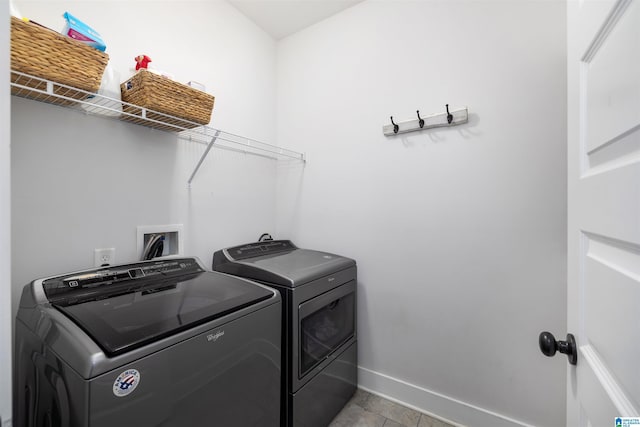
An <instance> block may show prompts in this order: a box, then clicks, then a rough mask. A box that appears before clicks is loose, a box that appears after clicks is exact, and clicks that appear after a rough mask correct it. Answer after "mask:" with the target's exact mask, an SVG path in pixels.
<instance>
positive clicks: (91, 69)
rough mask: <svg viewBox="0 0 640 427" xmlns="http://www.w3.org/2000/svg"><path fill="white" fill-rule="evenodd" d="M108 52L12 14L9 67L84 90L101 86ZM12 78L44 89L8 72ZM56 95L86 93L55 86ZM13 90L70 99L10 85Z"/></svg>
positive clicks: (43, 85)
mask: <svg viewBox="0 0 640 427" xmlns="http://www.w3.org/2000/svg"><path fill="white" fill-rule="evenodd" d="M107 62H109V55H107V54H106V53H104V52H100V51H99V50H97V49H94V48H93V47H91V46H87V45H85V44H84V43H82V42H79V41H77V40H73V39H71V38H69V37H66V36H63V35H62V34H59V33H57V32H55V31H53V30H50V29H48V28H45V27H42V26H40V25H37V24H33V23H31V22H25V21H22V20H20V19H18V18H16V17H13V16H12V17H11V70H13V71H19V72H22V73H26V74H29V75H32V76H35V77H39V78H42V79H46V80H51V81H53V82H55V83H60V84H62V85H68V86H72V87H74V88H78V89H82V90H83V91H87V92H96V91H97V90H98V89H99V88H100V81H101V80H102V74H103V73H104V69H105V67H106V66H107ZM11 81H12V82H14V83H15V82H18V84H21V85H25V86H29V87H33V88H36V89H40V90H45V89H46V83H45V82H43V81H41V80H36V79H33V80H29V79H27V78H25V77H24V76H20V75H19V74H16V73H11ZM54 92H55V93H56V94H58V95H62V96H66V97H68V98H73V99H83V98H85V97H86V96H87V94H86V93H84V92H80V91H74V90H72V89H68V88H64V87H61V86H58V85H54ZM12 93H13V94H16V95H20V96H26V97H29V98H35V99H40V100H46V101H48V102H53V103H57V104H72V103H73V101H66V100H62V99H55V98H51V99H50V98H48V96H47V95H43V94H38V93H37V92H32V91H26V90H21V89H19V88H16V87H12Z"/></svg>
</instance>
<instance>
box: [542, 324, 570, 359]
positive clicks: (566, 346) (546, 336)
mask: <svg viewBox="0 0 640 427" xmlns="http://www.w3.org/2000/svg"><path fill="white" fill-rule="evenodd" d="M538 344H539V345H540V351H541V352H542V354H544V355H545V356H549V357H551V356H553V355H555V354H556V351H559V352H560V353H562V354H566V355H567V357H568V358H569V363H571V364H572V365H575V364H576V363H577V362H578V349H577V347H576V339H575V338H574V336H573V334H567V340H566V341H556V338H555V337H554V336H553V334H552V333H551V332H546V331H545V332H541V333H540V337H539V338H538Z"/></svg>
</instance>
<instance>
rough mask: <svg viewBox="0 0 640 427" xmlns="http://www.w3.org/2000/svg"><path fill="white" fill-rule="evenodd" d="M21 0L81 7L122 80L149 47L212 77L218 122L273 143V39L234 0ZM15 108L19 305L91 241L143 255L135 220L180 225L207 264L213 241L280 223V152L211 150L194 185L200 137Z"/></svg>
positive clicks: (183, 76) (39, 11)
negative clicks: (23, 294)
mask: <svg viewBox="0 0 640 427" xmlns="http://www.w3.org/2000/svg"><path fill="white" fill-rule="evenodd" d="M17 5H18V7H19V9H20V12H21V13H22V14H23V15H25V16H27V17H30V18H31V19H33V20H35V21H38V22H40V23H42V24H44V25H47V26H50V27H55V28H58V27H62V18H61V14H62V13H63V12H64V11H69V12H71V13H73V14H74V15H76V16H77V17H79V18H81V19H83V20H84V21H86V22H87V23H90V25H91V26H93V27H94V28H96V29H97V30H98V31H99V32H100V33H101V34H102V36H103V37H104V39H105V40H106V43H107V52H108V53H110V55H111V58H112V60H113V64H114V67H115V68H116V71H118V72H120V73H121V74H122V75H123V79H124V78H125V77H126V76H125V74H126V73H127V72H128V68H129V67H132V66H133V65H134V61H133V58H134V57H135V56H136V55H137V54H140V53H145V54H148V55H149V56H150V57H151V58H152V59H153V61H154V63H155V64H157V67H158V68H162V69H165V70H167V71H171V72H173V73H174V74H175V75H176V77H177V79H178V80H179V81H183V82H184V81H188V80H197V81H200V82H202V83H204V84H205V85H206V86H207V90H208V91H209V92H210V93H212V94H214V95H215V96H216V102H215V107H214V113H213V121H212V125H213V126H215V127H219V128H221V129H224V130H227V131H231V132H235V133H239V134H241V135H245V136H248V137H253V138H256V139H259V140H263V141H265V142H270V143H274V142H275V83H274V82H275V42H274V41H273V40H272V39H271V38H270V37H269V36H268V35H266V34H265V33H264V32H262V31H261V30H259V29H257V27H256V26H255V25H254V24H253V23H252V22H250V21H249V20H248V19H246V18H245V17H244V16H243V15H241V14H240V13H239V12H237V11H236V10H235V9H234V8H232V7H231V6H229V5H228V4H227V3H226V2H219V1H213V2H178V1H176V2H170V1H166V2H165V1H163V2H153V3H150V2H144V1H137V2H106V1H105V2H84V1H80V2H76V1H69V2H54V1H44V2H34V1H18V2H17ZM57 24H60V25H58V26H57ZM11 108H12V118H11V119H12V123H11V124H12V128H11V138H12V144H13V149H12V153H11V160H12V211H13V221H12V227H13V235H12V263H13V279H12V283H13V312H14V314H15V311H16V309H17V303H18V300H19V296H20V291H21V288H22V286H24V285H25V284H26V283H27V282H29V281H30V280H33V279H35V278H38V277H42V276H45V275H52V274H57V273H63V272H66V271H71V270H76V269H82V268H87V267H92V266H93V249H94V248H103V247H115V248H116V262H128V261H135V260H137V259H138V257H139V254H137V253H136V251H135V250H136V226H138V225H156V224H174V223H182V224H184V229H185V234H186V238H185V243H186V254H187V255H196V256H199V257H200V258H201V259H202V260H203V261H204V262H205V264H206V265H208V266H210V264H211V255H212V253H213V250H215V249H219V248H221V247H225V246H229V245H233V244H237V243H240V242H243V241H251V240H255V239H257V238H258V236H260V234H261V233H263V232H266V231H272V230H273V228H274V226H275V184H276V181H275V180H276V167H275V165H276V163H275V161H273V160H270V159H265V158H263V157H257V156H251V155H245V154H242V153H237V152H231V151H228V150H221V149H213V150H212V151H211V153H210V154H209V157H208V158H207V160H206V161H205V163H204V164H203V166H202V168H201V170H200V172H199V173H198V175H196V177H195V180H194V181H193V184H192V188H191V189H188V188H187V179H188V177H189V175H190V174H191V172H192V170H193V167H194V166H195V165H196V163H197V161H198V159H199V158H200V155H201V153H202V152H203V151H204V148H205V147H204V146H203V145H200V144H197V143H193V142H188V141H182V140H180V141H178V140H177V138H176V136H175V135H173V134H170V133H165V132H160V131H155V130H150V129H147V128H144V127H141V126H136V125H132V124H128V123H123V122H120V121H117V120H108V119H103V118H99V117H93V116H87V115H84V114H81V113H77V112H75V111H69V110H67V109H64V108H61V107H56V106H51V105H46V104H43V103H40V102H37V101H31V100H25V99H22V98H16V97H12V99H11ZM3 128H4V127H3Z"/></svg>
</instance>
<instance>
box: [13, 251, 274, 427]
mask: <svg viewBox="0 0 640 427" xmlns="http://www.w3.org/2000/svg"><path fill="white" fill-rule="evenodd" d="M281 306H282V302H281V298H280V296H279V294H278V293H277V292H275V291H274V290H273V289H270V288H268V287H265V286H261V285H259V284H256V283H253V282H250V281H248V280H244V279H240V278H237V277H232V276H229V275H226V274H221V273H217V272H211V271H205V268H204V267H203V266H202V264H201V263H200V261H199V260H198V259H196V258H175V259H164V260H157V261H146V262H141V263H135V264H127V265H119V266H113V267H106V268H99V269H92V270H85V271H81V272H76V273H71V274H65V275H61V276H55V277H49V278H45V279H38V280H35V281H33V282H31V283H30V284H28V285H27V286H25V288H24V290H23V293H22V298H21V300H20V307H19V310H18V314H17V318H16V338H15V341H16V345H15V367H14V398H13V400H14V417H15V420H14V422H15V424H14V426H16V427H23V426H24V427H26V426H63V427H81V426H82V427H86V426H91V427H107V426H114V425H118V426H120V427H124V426H130V427H134V426H135V427H143V426H148V427H151V426H163V427H169V426H172V427H182V426H190V427H191V426H202V427H204V426H212V425H220V426H237V427H246V426H259V427H263V426H271V427H276V426H278V425H279V423H280V410H279V409H280V404H279V403H280V378H281V369H280V366H281V352H280V346H281V338H280V335H281V324H280V318H281V310H282V309H281Z"/></svg>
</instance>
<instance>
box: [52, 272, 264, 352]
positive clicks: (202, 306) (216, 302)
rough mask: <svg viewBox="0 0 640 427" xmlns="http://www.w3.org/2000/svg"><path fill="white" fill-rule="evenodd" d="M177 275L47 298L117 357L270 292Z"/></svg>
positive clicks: (229, 280)
mask: <svg viewBox="0 0 640 427" xmlns="http://www.w3.org/2000/svg"><path fill="white" fill-rule="evenodd" d="M198 270H199V271H195V272H190V273H187V274H184V275H178V276H175V275H174V276H173V277H171V276H169V277H163V276H160V277H158V276H152V277H149V278H146V277H140V278H131V279H130V280H128V286H127V288H126V289H124V288H121V286H114V285H113V284H112V285H111V286H113V287H114V288H120V289H119V290H118V289H114V291H115V292H109V289H108V288H109V287H110V286H109V285H103V286H102V287H103V288H104V289H103V291H102V292H99V293H94V294H93V295H89V296H86V297H84V298H81V299H75V300H62V299H58V300H57V301H51V302H52V304H53V306H54V307H56V308H57V309H58V310H60V311H61V312H62V313H64V314H65V315H67V316H68V317H70V318H71V319H72V320H73V321H74V322H75V323H76V324H78V325H79V326H80V327H81V328H82V329H83V330H84V331H85V332H86V333H87V334H88V335H89V336H91V338H92V339H93V340H94V341H95V342H96V343H97V344H98V345H99V346H100V347H101V348H102V349H103V350H104V352H105V353H106V354H107V355H108V356H116V355H118V354H122V353H125V352H127V351H130V350H133V349H134V348H138V347H141V346H143V345H145V344H148V343H150V342H154V341H158V340H160V339H162V338H165V337H167V336H170V335H173V334H175V333H178V332H180V331H183V330H186V329H189V328H192V327H194V326H196V325H199V324H202V323H205V322H208V321H211V320H213V319H217V318H219V317H222V316H224V315H226V314H229V313H232V312H234V311H237V310H240V309H242V308H245V307H248V306H250V305H253V304H255V303H257V302H259V301H262V300H265V299H268V298H270V297H272V296H273V294H274V293H273V291H271V290H268V289H265V288H263V287H261V286H257V285H255V284H252V283H251V282H248V281H245V280H241V279H238V278H235V277H230V276H227V275H224V274H219V273H215V272H206V271H204V270H202V269H198Z"/></svg>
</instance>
